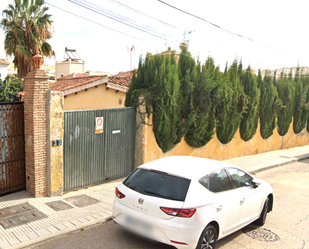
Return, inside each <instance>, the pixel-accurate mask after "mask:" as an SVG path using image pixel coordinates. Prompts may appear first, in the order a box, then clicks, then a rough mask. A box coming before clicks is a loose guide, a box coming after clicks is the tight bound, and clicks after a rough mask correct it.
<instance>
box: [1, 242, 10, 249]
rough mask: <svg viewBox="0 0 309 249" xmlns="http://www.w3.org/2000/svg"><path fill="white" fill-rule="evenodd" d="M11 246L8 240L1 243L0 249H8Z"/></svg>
mask: <svg viewBox="0 0 309 249" xmlns="http://www.w3.org/2000/svg"><path fill="white" fill-rule="evenodd" d="M10 246H11V244H10V243H9V242H7V241H6V240H5V241H1V242H0V248H1V249H2V248H7V247H10Z"/></svg>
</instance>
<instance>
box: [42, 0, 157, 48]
mask: <svg viewBox="0 0 309 249" xmlns="http://www.w3.org/2000/svg"><path fill="white" fill-rule="evenodd" d="M45 3H46V4H48V5H50V6H52V7H54V8H56V9H59V10H62V11H64V12H66V13H69V14H71V15H73V16H77V17H79V18H82V19H84V20H86V21H88V22H92V23H94V24H97V25H99V26H101V27H104V28H107V29H110V30H112V31H115V32H117V33H120V34H122V35H126V36H129V37H132V38H134V39H137V40H140V41H143V42H146V43H149V42H148V41H145V40H143V39H140V38H137V37H135V36H132V35H129V34H126V33H124V32H121V31H119V30H116V29H113V28H110V27H107V26H105V25H103V24H101V23H98V22H95V21H92V20H90V19H88V18H85V17H83V16H80V15H77V14H75V13H72V12H70V11H67V10H64V9H62V8H59V7H57V6H55V5H52V4H50V3H48V2H45ZM152 44H153V45H157V46H158V44H155V43H152Z"/></svg>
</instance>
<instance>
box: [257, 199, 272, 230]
mask: <svg viewBox="0 0 309 249" xmlns="http://www.w3.org/2000/svg"><path fill="white" fill-rule="evenodd" d="M268 203H269V199H268V197H267V198H266V200H265V203H264V207H263V210H262V212H261V215H260V218H258V219H257V220H256V221H255V222H254V223H255V224H256V225H258V226H263V225H264V224H265V221H266V216H267V212H268Z"/></svg>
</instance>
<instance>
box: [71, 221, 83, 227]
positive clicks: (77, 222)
mask: <svg viewBox="0 0 309 249" xmlns="http://www.w3.org/2000/svg"><path fill="white" fill-rule="evenodd" d="M71 223H73V224H74V225H75V226H77V225H80V224H82V223H81V222H80V221H78V220H72V221H71Z"/></svg>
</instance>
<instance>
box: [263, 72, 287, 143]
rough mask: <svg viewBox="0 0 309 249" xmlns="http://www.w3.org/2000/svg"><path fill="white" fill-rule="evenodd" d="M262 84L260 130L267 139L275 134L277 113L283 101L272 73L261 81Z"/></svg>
mask: <svg viewBox="0 0 309 249" xmlns="http://www.w3.org/2000/svg"><path fill="white" fill-rule="evenodd" d="M260 84H261V86H260V89H261V100H260V125H261V127H260V130H261V136H262V137H263V138H264V139H266V138H269V137H270V136H271V135H272V134H273V131H274V129H275V127H276V118H277V114H278V112H279V110H280V109H281V108H282V102H281V100H280V99H279V96H278V92H277V88H276V86H275V85H274V82H273V77H272V76H271V75H270V74H266V75H265V77H264V79H263V80H262V81H260Z"/></svg>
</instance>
